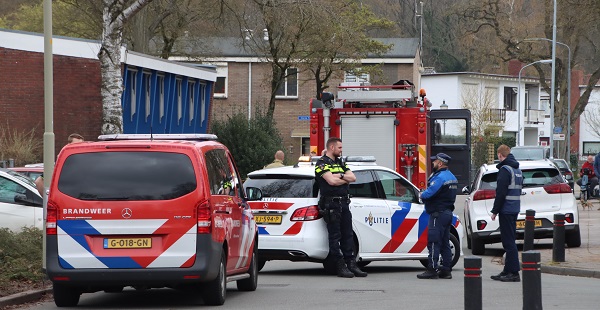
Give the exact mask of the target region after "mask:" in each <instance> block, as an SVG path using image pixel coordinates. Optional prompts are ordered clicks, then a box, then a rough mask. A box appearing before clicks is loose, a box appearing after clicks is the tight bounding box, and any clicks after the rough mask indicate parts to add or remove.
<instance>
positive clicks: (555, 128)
mask: <svg viewBox="0 0 600 310" xmlns="http://www.w3.org/2000/svg"><path fill="white" fill-rule="evenodd" d="M554 133H562V127H554Z"/></svg>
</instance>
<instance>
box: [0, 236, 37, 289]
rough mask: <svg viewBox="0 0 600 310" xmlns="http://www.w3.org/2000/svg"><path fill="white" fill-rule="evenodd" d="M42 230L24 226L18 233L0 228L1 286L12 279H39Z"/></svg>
mask: <svg viewBox="0 0 600 310" xmlns="http://www.w3.org/2000/svg"><path fill="white" fill-rule="evenodd" d="M42 243H43V235H42V231H41V230H39V229H37V228H24V229H23V230H21V231H20V232H18V233H15V232H12V231H10V230H8V229H6V228H3V229H0V287H5V286H6V285H8V284H9V282H10V281H15V280H17V281H38V280H42V279H44V277H45V274H44V273H43V271H42Z"/></svg>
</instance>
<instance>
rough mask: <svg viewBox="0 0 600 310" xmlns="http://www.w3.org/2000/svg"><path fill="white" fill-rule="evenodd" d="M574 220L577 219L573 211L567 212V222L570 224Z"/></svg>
mask: <svg viewBox="0 0 600 310" xmlns="http://www.w3.org/2000/svg"><path fill="white" fill-rule="evenodd" d="M574 221H575V219H574V217H573V213H567V214H565V222H567V223H569V224H573V222H574Z"/></svg>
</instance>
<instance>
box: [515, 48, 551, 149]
mask: <svg viewBox="0 0 600 310" xmlns="http://www.w3.org/2000/svg"><path fill="white" fill-rule="evenodd" d="M550 62H552V59H544V60H538V61H534V62H532V63H529V64H526V65H524V66H523V68H521V70H519V87H518V88H517V97H518V98H517V115H518V118H517V145H519V146H520V145H521V72H523V69H525V68H527V67H529V66H531V65H535V64H547V63H550Z"/></svg>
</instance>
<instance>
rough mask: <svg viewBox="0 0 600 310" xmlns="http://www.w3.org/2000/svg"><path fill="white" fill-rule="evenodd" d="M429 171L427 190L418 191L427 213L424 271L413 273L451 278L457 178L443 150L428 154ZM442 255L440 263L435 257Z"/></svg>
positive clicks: (448, 157) (424, 277)
mask: <svg viewBox="0 0 600 310" xmlns="http://www.w3.org/2000/svg"><path fill="white" fill-rule="evenodd" d="M431 159H432V160H433V166H432V169H433V173H432V174H431V176H430V177H429V179H428V180H427V189H426V190H425V191H424V192H423V193H421V199H422V200H423V202H424V203H425V212H427V214H429V221H428V223H427V231H428V233H427V249H428V250H429V256H428V257H427V259H428V261H429V264H428V265H427V271H425V272H424V273H422V274H419V275H417V278H419V279H438V278H442V279H452V273H451V271H452V251H451V249H450V225H452V211H453V210H454V202H455V201H456V190H457V187H458V181H457V180H456V177H455V176H454V174H452V172H450V170H448V163H449V162H450V160H451V159H452V158H451V157H450V156H448V155H447V154H444V153H438V154H437V155H435V156H433V157H431ZM440 254H441V255H442V266H439V264H438V260H439V257H440Z"/></svg>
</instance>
